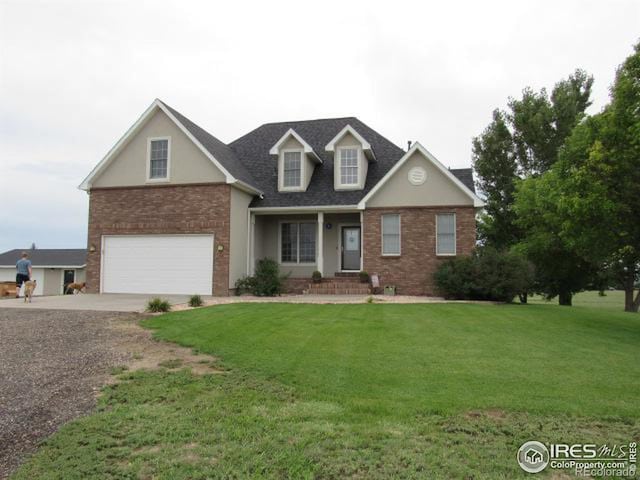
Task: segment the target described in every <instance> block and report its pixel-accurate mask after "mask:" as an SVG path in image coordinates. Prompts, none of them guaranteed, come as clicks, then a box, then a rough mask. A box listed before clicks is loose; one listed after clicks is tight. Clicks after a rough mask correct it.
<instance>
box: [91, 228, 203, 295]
mask: <svg viewBox="0 0 640 480" xmlns="http://www.w3.org/2000/svg"><path fill="white" fill-rule="evenodd" d="M212 284H213V235H122V236H105V237H104V240H103V250H102V291H103V292H104V293H151V294H153V293H164V294H187V295H190V294H195V293H198V294H201V295H211V291H212Z"/></svg>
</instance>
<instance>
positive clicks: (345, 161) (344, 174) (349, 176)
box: [338, 147, 359, 186]
mask: <svg viewBox="0 0 640 480" xmlns="http://www.w3.org/2000/svg"><path fill="white" fill-rule="evenodd" d="M338 152H340V184H341V185H343V186H348V185H358V178H359V177H358V149H357V148H350V147H344V148H340V149H338Z"/></svg>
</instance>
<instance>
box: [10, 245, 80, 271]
mask: <svg viewBox="0 0 640 480" xmlns="http://www.w3.org/2000/svg"><path fill="white" fill-rule="evenodd" d="M22 252H27V253H28V254H29V260H31V264H32V265H33V267H34V268H37V267H62V268H66V267H76V268H77V267H84V266H85V265H86V263H87V249H86V248H37V249H35V250H30V249H27V248H25V249H24V250H21V249H19V248H16V249H14V250H9V251H7V252H4V253H0V267H11V268H15V266H16V262H17V261H18V260H19V259H20V256H21V255H22Z"/></svg>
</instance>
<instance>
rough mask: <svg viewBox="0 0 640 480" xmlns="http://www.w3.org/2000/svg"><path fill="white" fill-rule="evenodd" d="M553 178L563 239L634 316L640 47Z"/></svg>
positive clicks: (639, 232)
mask: <svg viewBox="0 0 640 480" xmlns="http://www.w3.org/2000/svg"><path fill="white" fill-rule="evenodd" d="M556 170H557V172H556V175H557V176H558V177H559V178H560V195H561V199H562V203H561V204H560V205H561V208H562V211H561V213H560V215H561V217H562V232H561V235H562V236H563V238H564V239H566V241H567V242H568V243H569V244H570V246H571V248H572V249H574V250H575V251H577V252H579V253H580V254H581V255H582V258H584V259H590V260H591V261H594V262H598V263H599V264H600V265H601V268H603V269H606V270H608V271H609V273H610V274H612V275H613V276H614V278H617V280H618V282H619V283H620V284H622V285H623V287H624V290H625V310H626V311H629V312H637V311H638V309H639V307H640V291H638V292H636V293H634V291H635V287H634V284H635V283H636V282H637V281H638V280H639V278H640V43H638V44H637V45H636V46H635V47H634V53H633V54H632V55H631V56H629V57H628V58H627V59H626V60H625V62H624V63H623V64H622V65H621V66H620V67H619V68H618V71H617V73H616V78H615V82H614V84H613V86H612V88H611V102H610V104H609V105H607V106H606V107H605V108H604V110H603V111H602V112H601V113H600V114H598V115H594V116H593V117H590V118H589V119H588V120H587V121H585V122H583V123H582V124H580V125H579V126H578V127H576V128H575V129H574V131H573V133H572V135H571V137H570V138H569V139H568V140H567V142H566V145H565V147H564V148H563V149H562V152H561V156H560V161H559V162H558V166H557V169H556Z"/></svg>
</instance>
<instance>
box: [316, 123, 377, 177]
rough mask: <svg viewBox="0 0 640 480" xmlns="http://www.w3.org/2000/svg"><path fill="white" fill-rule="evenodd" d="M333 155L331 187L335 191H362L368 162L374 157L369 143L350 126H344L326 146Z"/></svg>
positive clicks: (374, 159)
mask: <svg viewBox="0 0 640 480" xmlns="http://www.w3.org/2000/svg"><path fill="white" fill-rule="evenodd" d="M325 150H326V151H327V152H329V153H332V154H333V172H334V175H333V186H334V188H335V189H336V190H362V189H363V188H364V185H365V183H366V181H367V170H368V167H369V163H370V162H375V161H376V157H375V155H374V153H373V149H372V148H371V145H370V144H369V142H367V141H366V140H365V138H364V137H363V136H362V135H360V134H359V133H358V132H357V131H356V130H355V129H354V128H353V127H352V126H351V125H347V126H345V127H344V128H343V129H342V130H340V132H338V134H337V135H336V136H335V137H333V139H332V140H331V141H330V142H329V143H328V144H327V146H326V147H325Z"/></svg>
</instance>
